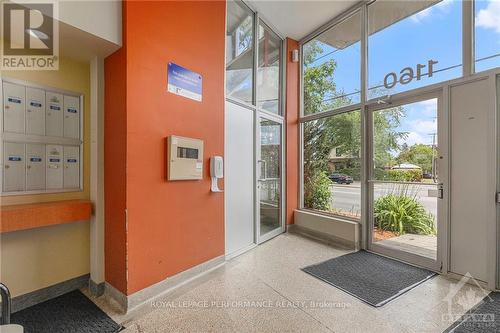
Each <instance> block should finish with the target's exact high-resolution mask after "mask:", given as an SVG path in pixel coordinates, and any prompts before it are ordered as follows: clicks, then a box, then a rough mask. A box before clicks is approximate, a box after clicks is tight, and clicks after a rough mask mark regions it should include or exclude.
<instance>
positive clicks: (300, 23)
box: [245, 0, 359, 40]
mask: <svg viewBox="0 0 500 333" xmlns="http://www.w3.org/2000/svg"><path fill="white" fill-rule="evenodd" d="M245 2H246V3H247V4H248V5H249V6H250V7H252V8H253V9H254V10H255V11H257V12H259V14H260V15H261V16H262V17H263V18H264V20H265V21H266V22H268V23H269V24H271V25H272V26H273V27H274V28H275V29H277V30H278V32H279V33H280V34H281V35H282V36H283V37H290V38H293V39H295V40H300V39H302V38H304V37H305V36H307V35H308V34H310V33H311V32H313V31H314V30H315V29H316V28H319V27H321V26H322V25H323V24H325V23H327V22H328V21H330V20H331V19H333V18H334V17H335V16H337V15H339V14H342V13H343V12H344V11H346V10H347V9H349V8H350V7H352V6H353V5H355V4H356V3H358V2H359V0H323V1H315V0H312V1H308V0H295V1H290V0H271V1H269V0H247V1H245Z"/></svg>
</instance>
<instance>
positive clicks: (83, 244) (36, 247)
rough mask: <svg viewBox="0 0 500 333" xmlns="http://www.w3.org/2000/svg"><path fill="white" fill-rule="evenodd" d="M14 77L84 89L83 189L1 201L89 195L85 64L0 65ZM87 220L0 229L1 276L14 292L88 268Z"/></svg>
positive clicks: (0, 202)
mask: <svg viewBox="0 0 500 333" xmlns="http://www.w3.org/2000/svg"><path fill="white" fill-rule="evenodd" d="M1 75H2V77H8V78H15V79H20V80H25V81H29V82H32V83H37V84H41V85H46V86H49V87H54V88H59V89H65V90H70V91H74V92H78V93H82V94H84V120H83V121H84V145H83V149H84V163H83V173H84V180H83V188H84V190H83V191H78V192H71V193H53V194H36V195H24V196H5V197H2V198H0V206H5V205H14V204H25V203H40V202H48V201H60V200H73V199H85V200H88V199H89V197H90V194H89V191H90V64H88V63H80V62H75V61H72V60H68V59H61V60H60V63H59V70H58V71H3V72H2V73H1ZM89 246H90V240H89V222H86V221H84V222H78V223H72V224H67V225H59V226H51V227H44V228H39V229H33V230H28V231H18V232H12V233H5V234H1V235H0V251H1V252H0V281H2V282H3V283H5V284H6V285H7V286H8V287H9V288H10V290H11V293H12V295H13V296H17V295H22V294H25V293H27V292H31V291H34V290H37V289H40V288H44V287H47V286H50V285H54V284H57V283H59V282H63V281H66V280H69V279H71V278H74V277H78V276H81V275H84V274H87V273H89V270H90V269H89V265H90V264H89V261H90V258H89V251H90V249H89Z"/></svg>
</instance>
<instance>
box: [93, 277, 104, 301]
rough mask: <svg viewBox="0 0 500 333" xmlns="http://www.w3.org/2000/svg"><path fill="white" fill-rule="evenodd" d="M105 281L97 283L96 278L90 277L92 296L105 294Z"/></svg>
mask: <svg viewBox="0 0 500 333" xmlns="http://www.w3.org/2000/svg"><path fill="white" fill-rule="evenodd" d="M104 288H105V283H104V282H101V283H96V282H94V280H92V279H89V291H90V294H91V295H92V296H95V297H99V296H102V295H104Z"/></svg>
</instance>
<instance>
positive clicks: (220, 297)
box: [94, 234, 484, 333]
mask: <svg viewBox="0 0 500 333" xmlns="http://www.w3.org/2000/svg"><path fill="white" fill-rule="evenodd" d="M347 252H348V251H347V250H342V249H337V248H333V247H331V246H328V245H325V244H322V243H319V242H316V241H314V240H310V239H308V238H304V237H301V236H298V235H294V234H283V235H281V236H279V237H276V238H275V239H272V240H270V241H268V242H266V243H264V244H262V245H260V246H258V247H256V248H254V249H253V250H251V251H249V252H247V253H245V254H244V255H242V256H240V257H237V258H235V259H232V260H230V261H228V262H227V263H226V264H225V265H224V266H223V267H221V268H219V269H217V270H214V271H212V272H210V273H208V274H206V275H204V276H203V277H201V278H199V279H197V280H196V281H193V282H191V283H189V284H187V285H185V286H183V287H181V288H179V289H177V290H176V291H175V292H173V293H170V294H168V295H166V296H162V297H160V298H159V299H158V300H156V301H155V302H154V303H148V304H147V305H145V306H143V307H141V308H140V309H138V310H135V311H133V312H132V313H129V314H127V315H121V314H118V313H117V312H116V311H115V307H114V306H113V304H109V303H106V302H105V301H104V300H103V299H102V298H98V299H95V300H94V301H95V302H96V304H98V305H99V306H101V308H103V309H104V310H105V311H106V312H107V313H108V314H109V315H110V316H111V317H112V318H113V319H115V320H116V321H118V322H120V323H122V324H123V325H124V326H125V327H126V329H125V330H124V331H123V332H124V333H149V332H151V333H153V332H154V333H159V332H363V333H364V332H377V333H382V332H398V333H404V332H419V333H424V332H442V331H443V330H445V329H446V328H447V327H448V326H449V325H450V324H451V322H450V321H449V320H448V318H449V315H448V313H451V314H452V315H454V316H459V315H461V314H463V313H465V312H466V311H467V310H468V309H469V308H471V307H472V306H474V305H475V304H476V303H477V302H479V301H480V300H481V299H482V298H483V297H484V294H483V293H482V291H481V290H480V289H479V288H477V287H473V286H471V285H465V286H464V287H462V288H460V289H459V290H458V291H456V292H455V291H454V292H453V295H454V297H453V299H452V301H451V303H448V302H447V301H446V297H447V295H449V293H450V290H454V289H455V288H457V287H458V286H460V285H459V284H458V282H456V281H452V280H448V279H446V278H444V277H442V276H437V277H435V278H433V279H431V280H429V281H427V282H425V283H423V284H421V285H419V286H417V287H416V288H414V289H412V290H410V291H409V292H407V293H406V294H404V295H402V296H401V297H398V298H397V299H395V300H393V301H392V302H390V303H388V304H386V305H385V306H383V307H381V308H374V307H371V306H369V305H367V304H365V303H363V302H361V301H359V300H358V299H356V298H354V297H352V296H350V295H348V294H346V293H344V292H342V291H341V290H339V289H337V288H335V287H333V286H331V285H329V284H327V283H324V282H322V281H320V280H318V279H316V278H314V277H312V276H310V275H308V274H306V273H304V272H302V271H301V270H300V268H302V267H304V266H307V265H310V264H313V263H317V262H320V261H323V260H326V259H330V258H332V257H335V256H340V255H343V254H345V253H347Z"/></svg>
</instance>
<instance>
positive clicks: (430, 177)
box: [422, 172, 432, 179]
mask: <svg viewBox="0 0 500 333" xmlns="http://www.w3.org/2000/svg"><path fill="white" fill-rule="evenodd" d="M422 178H424V179H432V173H428V172H426V173H424V174H423V175H422Z"/></svg>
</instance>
